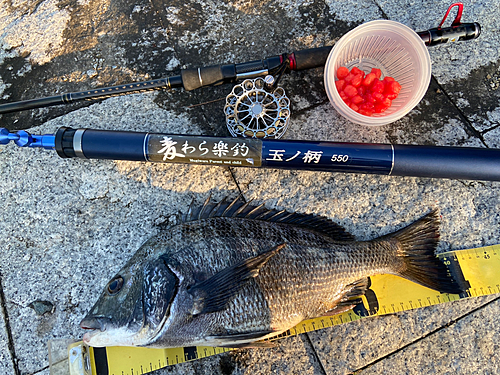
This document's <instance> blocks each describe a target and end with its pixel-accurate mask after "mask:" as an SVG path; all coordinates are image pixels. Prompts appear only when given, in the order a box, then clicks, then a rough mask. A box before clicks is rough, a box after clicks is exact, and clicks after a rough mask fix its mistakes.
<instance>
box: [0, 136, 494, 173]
mask: <svg viewBox="0 0 500 375" xmlns="http://www.w3.org/2000/svg"><path fill="white" fill-rule="evenodd" d="M10 141H13V142H15V143H16V144H17V145H18V146H20V147H40V148H44V149H48V150H56V152H57V154H58V155H59V156H60V157H62V158H74V157H77V158H83V159H110V160H130V161H142V162H159V163H183V164H200V165H209V166H214V165H215V166H231V167H251V168H280V169H291V170H311V171H325V172H345V173H367V174H379V175H389V176H413V177H431V178H450V179H465V180H486V181H500V149H490V148H472V147H448V146H415V145H392V144H365V143H337V142H321V141H296V140H278V139H254V138H233V137H212V136H192V135H172V134H161V133H146V132H131V131H111V130H93V129H72V128H68V127H61V128H59V129H58V130H57V131H56V133H54V134H45V135H31V134H30V133H28V132H26V131H24V130H21V131H18V132H16V133H10V132H9V131H8V130H7V129H4V128H0V144H4V145H5V144H7V143H9V142H10Z"/></svg>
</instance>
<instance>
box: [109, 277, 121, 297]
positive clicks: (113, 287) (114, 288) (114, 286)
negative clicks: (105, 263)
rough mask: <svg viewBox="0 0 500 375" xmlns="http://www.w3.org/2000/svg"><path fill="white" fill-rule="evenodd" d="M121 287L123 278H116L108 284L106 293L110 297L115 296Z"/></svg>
mask: <svg viewBox="0 0 500 375" xmlns="http://www.w3.org/2000/svg"><path fill="white" fill-rule="evenodd" d="M122 286H123V277H121V276H116V277H115V278H114V279H113V280H111V281H110V282H109V284H108V293H109V294H110V295H113V294H116V293H118V292H119V291H120V290H121V289H122Z"/></svg>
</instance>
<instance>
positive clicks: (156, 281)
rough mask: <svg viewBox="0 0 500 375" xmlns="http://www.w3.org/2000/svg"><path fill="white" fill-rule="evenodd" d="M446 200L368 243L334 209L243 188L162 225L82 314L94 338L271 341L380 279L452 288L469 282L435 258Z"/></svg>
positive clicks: (100, 341) (236, 343) (341, 307)
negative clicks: (299, 209)
mask: <svg viewBox="0 0 500 375" xmlns="http://www.w3.org/2000/svg"><path fill="white" fill-rule="evenodd" d="M439 225H440V217H439V214H438V212H437V210H431V211H430V212H429V213H427V214H426V215H424V216H423V217H421V218H420V219H418V220H416V221H415V222H414V223H412V224H410V225H408V226H406V227H404V228H402V229H399V230H397V231H395V232H394V233H390V234H386V235H382V236H380V237H377V238H375V239H372V240H367V241H357V240H356V239H355V238H354V236H353V235H352V234H350V233H349V232H347V231H346V230H345V229H344V228H343V227H342V226H340V225H338V224H336V223H335V222H334V221H332V220H330V219H328V218H325V217H323V216H319V215H314V214H303V213H294V212H288V211H286V210H281V211H278V210H275V209H268V208H266V207H265V206H264V204H261V205H254V204H252V202H251V201H250V202H246V203H245V201H244V200H243V198H242V197H241V196H240V197H238V198H236V199H233V200H230V199H223V200H221V201H220V202H218V203H213V202H211V198H210V197H208V198H207V200H206V201H205V203H204V204H203V205H200V206H199V207H198V208H195V206H194V204H192V205H191V206H190V208H189V210H188V212H187V213H186V214H185V215H183V217H182V220H181V222H180V223H179V224H177V225H174V226H171V227H161V228H160V229H159V230H158V232H157V234H156V235H154V236H153V237H151V238H150V239H148V240H147V241H146V242H145V243H144V244H143V245H142V246H141V247H140V248H139V249H138V250H137V252H136V253H135V254H134V255H133V256H132V257H131V258H130V259H129V261H128V262H127V263H126V264H125V265H124V266H123V267H122V268H121V270H120V271H119V272H118V273H117V274H116V275H115V276H113V277H112V278H111V279H110V281H109V282H108V283H107V285H106V286H105V288H104V291H103V292H102V294H101V295H100V297H99V299H98V300H97V302H96V303H95V305H94V306H93V307H92V308H91V309H90V311H89V312H88V314H87V315H86V316H85V317H84V318H83V319H82V321H81V323H80V327H81V328H82V329H84V330H86V332H85V334H84V335H83V341H84V342H85V343H86V344H88V345H89V346H94V347H104V346H141V347H150V348H172V347H186V346H221V347H231V348H250V347H251V348H264V347H271V346H273V345H274V344H273V343H272V342H270V341H269V340H266V339H269V338H271V337H273V336H276V335H279V334H280V333H283V332H285V331H287V330H288V329H290V328H292V327H294V326H296V325H297V324H298V323H300V322H302V321H303V320H306V319H310V318H316V317H320V316H330V315H335V314H338V313H341V312H345V311H348V310H350V309H352V308H354V307H355V306H356V305H358V304H359V303H361V302H362V300H361V297H362V296H363V295H364V293H365V291H366V290H367V288H368V287H369V285H370V277H371V276H374V275H378V274H393V275H397V276H400V277H403V278H406V279H408V280H411V281H413V282H415V283H418V284H420V285H423V286H426V287H428V288H431V289H434V290H437V291H439V292H441V293H450V294H459V293H461V292H462V288H461V287H460V285H459V284H458V283H457V282H456V281H455V280H454V279H453V278H452V277H451V275H450V273H449V272H448V269H447V268H446V266H445V265H444V264H443V263H442V262H441V261H439V259H438V258H437V257H436V254H435V251H436V248H437V245H438V241H439V236H440V234H439Z"/></svg>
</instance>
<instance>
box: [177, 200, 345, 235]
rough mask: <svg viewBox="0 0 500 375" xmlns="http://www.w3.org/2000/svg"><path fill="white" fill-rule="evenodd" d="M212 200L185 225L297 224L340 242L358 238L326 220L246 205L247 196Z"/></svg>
mask: <svg viewBox="0 0 500 375" xmlns="http://www.w3.org/2000/svg"><path fill="white" fill-rule="evenodd" d="M210 198H211V196H209V197H208V199H207V200H206V201H205V203H204V204H203V205H202V206H201V207H195V206H194V204H193V203H191V205H190V206H189V210H188V212H187V213H186V214H184V215H183V216H182V222H185V223H187V222H190V221H196V220H204V219H209V218H215V217H238V218H244V219H251V220H262V221H268V222H273V223H285V224H293V225H296V226H300V227H303V228H307V229H312V230H314V231H316V232H319V233H322V234H324V235H326V236H328V237H330V238H332V239H334V240H337V241H353V240H354V237H353V236H352V235H351V234H350V233H348V232H346V230H345V229H344V228H342V227H341V226H340V225H338V224H336V223H334V222H333V221H331V220H330V219H327V218H325V217H322V216H316V215H312V214H301V213H293V212H288V211H286V210H281V211H278V210H274V209H268V208H266V207H264V204H261V205H253V204H251V201H249V202H245V201H244V199H243V195H239V196H238V197H237V198H235V199H234V200H229V199H226V198H224V199H223V200H222V201H220V202H218V203H214V202H211V200H210Z"/></svg>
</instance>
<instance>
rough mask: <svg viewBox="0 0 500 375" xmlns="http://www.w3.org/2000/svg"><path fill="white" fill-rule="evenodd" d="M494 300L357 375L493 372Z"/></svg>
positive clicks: (496, 366)
mask: <svg viewBox="0 0 500 375" xmlns="http://www.w3.org/2000/svg"><path fill="white" fill-rule="evenodd" d="M497 313H498V299H495V300H494V301H492V302H491V303H489V304H487V305H486V306H485V307H484V308H482V309H479V310H477V311H474V312H473V313H471V314H469V315H467V316H466V317H464V318H462V319H460V320H458V321H456V322H453V324H450V325H449V326H446V327H444V328H443V329H442V330H440V331H439V332H436V333H435V334H433V335H430V336H427V337H425V338H423V339H422V340H419V341H418V342H416V343H414V344H413V345H411V346H409V347H406V348H404V349H402V350H400V351H398V352H397V353H394V354H393V355H391V356H389V357H387V358H384V360H383V361H380V362H377V363H375V364H373V365H372V366H369V367H367V368H366V369H363V370H361V371H360V372H359V373H360V374H363V375H365V374H383V373H387V372H392V373H398V374H422V373H431V374H433V373H442V374H497V373H498V371H499V368H500V364H499V358H498V356H497V355H495V351H497V350H498V347H497V344H496V340H495V335H496V330H497V328H496V322H495V320H494V319H492V317H493V316H494V315H495V314H497Z"/></svg>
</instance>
